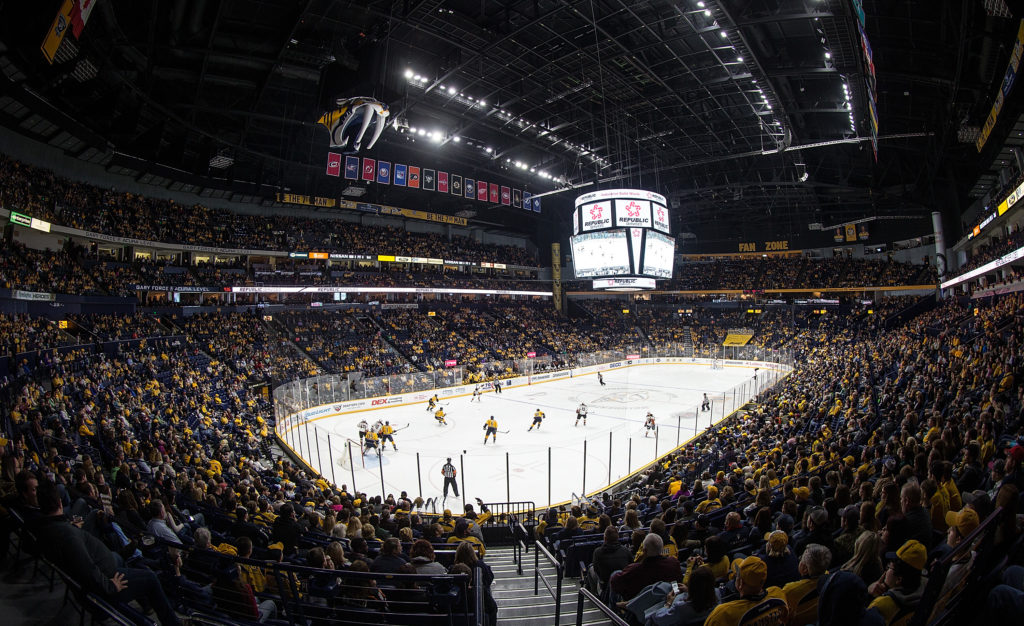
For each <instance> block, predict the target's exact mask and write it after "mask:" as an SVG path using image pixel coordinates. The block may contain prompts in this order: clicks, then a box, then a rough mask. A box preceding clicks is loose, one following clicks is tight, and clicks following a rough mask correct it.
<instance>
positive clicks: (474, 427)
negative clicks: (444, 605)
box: [294, 363, 778, 510]
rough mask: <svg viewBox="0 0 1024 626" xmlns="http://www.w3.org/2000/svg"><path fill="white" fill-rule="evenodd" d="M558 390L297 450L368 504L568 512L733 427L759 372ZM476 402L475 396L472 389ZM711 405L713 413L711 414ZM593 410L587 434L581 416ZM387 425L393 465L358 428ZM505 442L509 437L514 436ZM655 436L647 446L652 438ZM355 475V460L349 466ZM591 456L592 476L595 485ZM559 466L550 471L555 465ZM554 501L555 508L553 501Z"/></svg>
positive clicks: (345, 421)
mask: <svg viewBox="0 0 1024 626" xmlns="http://www.w3.org/2000/svg"><path fill="white" fill-rule="evenodd" d="M602 375H603V376H604V380H605V383H606V384H605V385H604V386H601V385H600V384H599V382H598V377H597V375H596V374H594V373H589V374H585V375H582V376H577V377H574V378H563V379H560V380H556V381H548V382H541V383H536V384H533V385H522V386H519V387H514V388H504V389H503V390H502V393H501V394H496V393H494V392H493V391H488V392H486V393H484V394H483V395H482V397H481V399H480V401H479V402H477V401H471V400H472V396H471V395H464V396H458V397H451V398H443V399H442V400H441V405H442V406H444V408H445V413H447V418H446V419H447V421H448V425H447V426H443V425H440V424H439V423H437V422H436V420H435V419H434V416H433V413H432V412H428V411H427V410H426V406H427V403H426V402H418V403H415V404H408V405H399V406H396V407H387V408H377V409H370V410H363V411H359V412H351V413H348V414H344V415H328V416H325V417H321V418H318V419H315V420H311V421H310V423H309V425H308V429H306V428H301V427H300V428H297V429H296V431H295V432H296V434H297V435H298V439H299V444H300V445H298V446H295V447H294V448H295V450H296V452H300V454H301V456H302V457H303V458H305V459H306V460H307V461H308V462H309V464H310V465H311V466H312V467H314V468H317V467H319V468H320V471H321V473H322V474H323V475H324V476H325V477H326V478H328V479H330V480H332V481H333V482H334V483H335V484H337V485H347V486H348V488H349V489H352V488H353V486H354V488H355V489H357V490H358V491H361V492H365V493H366V494H367V495H370V496H374V495H378V494H380V493H381V491H382V489H381V483H382V480H383V491H384V495H387V494H388V493H393V494H394V495H395V496H396V497H397V496H398V495H399V493H400V492H401V491H402V490H406V491H407V492H408V493H409V496H410V497H416V496H417V495H422V497H423V498H424V499H427V498H433V497H436V498H437V499H438V504H437V509H438V510H440V509H441V508H451V509H453V510H456V509H459V508H461V507H462V505H463V504H464V503H473V502H474V499H475V498H477V497H479V498H481V499H482V500H483V501H484V502H495V501H501V502H504V501H506V500H507V501H531V502H534V503H535V504H536V505H537V506H538V507H542V506H545V505H546V504H548V503H549V502H550V503H558V502H565V501H568V500H570V499H571V498H572V497H573V496H574V495H575V496H579V495H580V494H583V493H593V492H595V491H599V490H601V489H602V488H603V487H605V486H607V485H609V484H612V483H614V482H616V481H618V480H619V479H621V478H623V477H625V476H627V475H629V474H630V473H631V472H634V471H636V470H638V469H640V468H642V467H644V466H645V465H647V464H649V463H651V462H652V461H653V460H654V459H655V458H657V457H658V456H660V455H663V454H665V453H666V452H668V451H670V450H672V449H673V448H675V447H676V446H677V445H678V444H681V443H685V442H686V441H688V440H689V439H691V438H693V437H694V436H695V433H696V432H697V431H699V430H703V429H706V428H707V427H708V426H709V425H710V424H711V423H712V421H715V422H717V421H718V420H720V419H722V418H723V416H728V415H729V414H730V413H731V412H732V411H733V409H734V407H736V406H742V404H743V402H744V401H745V400H746V399H748V398H750V397H753V395H754V394H755V393H756V391H755V379H754V368H753V367H745V366H740V365H726V366H725V367H724V368H723V369H718V370H714V369H711V367H710V366H709V365H707V364H698V363H694V364H686V363H683V364H673V365H665V364H651V365H636V366H632V367H627V368H623V369H619V370H614V371H605V372H602ZM777 376H778V374H777V373H765V372H764V371H763V370H762V372H761V375H760V376H759V378H758V379H757V381H756V384H757V387H761V388H763V387H765V386H767V385H768V384H770V383H771V382H772V381H773V380H774V377H777ZM469 390H472V386H470V387H469ZM704 393H707V394H708V398H709V399H710V400H711V402H712V408H711V410H710V411H703V412H702V411H700V404H701V401H702V396H703V394H704ZM580 402H585V403H586V404H587V407H588V409H589V414H588V416H587V423H586V425H584V424H583V422H582V421H580V423H579V425H578V426H575V425H574V424H575V422H576V408H577V407H578V406H579V404H580ZM537 409H540V410H541V411H543V412H544V413H545V415H546V418H545V419H544V421H543V424H542V426H541V427H540V428H539V429H537V428H534V429H533V431H532V432H528V429H529V427H530V425H531V423H532V421H533V414H534V411H536V410H537ZM647 411H651V412H652V413H653V414H654V416H655V418H656V423H657V433H656V435H655V433H646V431H645V428H644V418H645V416H646V414H647ZM492 415H493V416H494V418H495V419H496V420H497V422H498V430H499V432H498V436H497V442H496V443H492V442H490V441H489V442H488V443H487V444H486V445H485V444H484V426H483V425H484V422H485V421H486V420H487V419H488V418H489V417H490V416H492ZM362 419H365V420H367V422H368V423H369V424H371V425H372V424H373V423H374V422H376V421H377V420H381V421H388V422H390V424H391V426H392V427H394V428H395V429H396V431H397V432H396V433H395V442H396V444H397V446H398V450H397V451H394V450H392V448H391V446H390V445H388V446H387V447H386V449H385V450H384V451H383V454H382V456H381V457H380V458H379V459H378V456H377V454H376V453H374V452H370V453H368V454H366V455H361V454H360V450H359V449H358V444H357V443H349V442H351V441H353V440H354V441H355V442H358V429H357V424H358V423H359V421H360V420H362ZM501 431H508V432H507V433H505V432H501ZM645 435H646V436H645ZM348 448H351V459H352V461H353V463H352V465H351V466H350V465H349V463H348V462H347V460H346V461H344V462H343V461H342V458H343V457H344V458H345V459H347V458H348V457H349V450H348ZM584 449H586V473H585V475H584ZM447 457H451V458H452V463H453V464H454V465H455V467H456V469H457V470H458V472H459V474H458V476H457V478H456V480H457V481H458V486H459V493H460V496H459V497H456V496H455V495H454V494H452V493H449V495H448V498H447V500H446V501H445V502H444V505H443V507H442V488H443V485H444V478H443V477H442V475H441V467H442V465H444V463H445V460H446V458H447ZM549 458H550V463H549ZM549 492H550V497H549Z"/></svg>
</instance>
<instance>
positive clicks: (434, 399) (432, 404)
mask: <svg viewBox="0 0 1024 626" xmlns="http://www.w3.org/2000/svg"><path fill="white" fill-rule="evenodd" d="M438 402H439V400H438V398H437V394H436V393H435V394H434V396H433V397H432V398H430V399H429V400H427V410H428V411H433V410H434V409H435V408H437V403H438Z"/></svg>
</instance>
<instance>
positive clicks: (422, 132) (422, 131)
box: [416, 128, 427, 137]
mask: <svg viewBox="0 0 1024 626" xmlns="http://www.w3.org/2000/svg"><path fill="white" fill-rule="evenodd" d="M416 134H417V135H419V136H420V137H422V136H424V135H426V134H427V131H425V130H423V129H422V128H420V129H419V130H417V131H416Z"/></svg>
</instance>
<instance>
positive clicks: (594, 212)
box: [590, 204, 604, 220]
mask: <svg viewBox="0 0 1024 626" xmlns="http://www.w3.org/2000/svg"><path fill="white" fill-rule="evenodd" d="M603 212H604V207H603V206H601V205H600V204H595V205H594V206H592V207H590V219H592V220H599V219H601V214H602V213H603Z"/></svg>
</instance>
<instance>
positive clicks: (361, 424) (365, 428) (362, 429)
mask: <svg viewBox="0 0 1024 626" xmlns="http://www.w3.org/2000/svg"><path fill="white" fill-rule="evenodd" d="M368 430H370V426H369V424H367V423H366V420H362V421H361V422H359V445H362V444H363V439H365V438H366V431H368Z"/></svg>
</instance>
